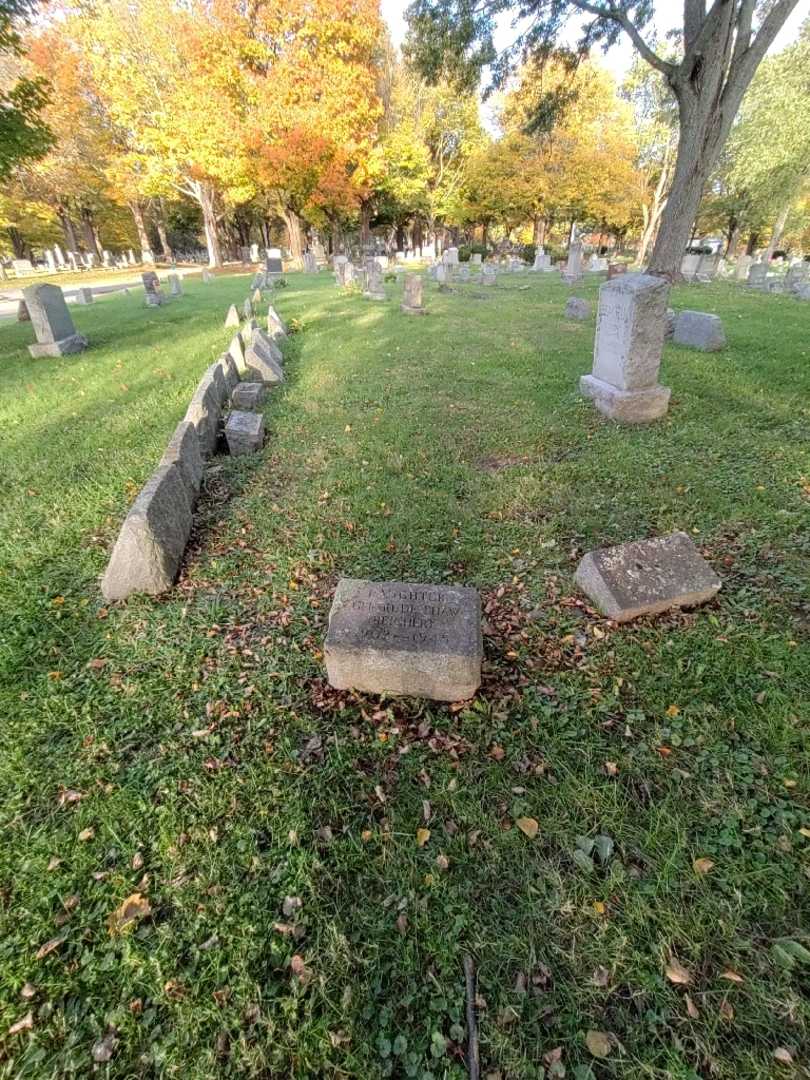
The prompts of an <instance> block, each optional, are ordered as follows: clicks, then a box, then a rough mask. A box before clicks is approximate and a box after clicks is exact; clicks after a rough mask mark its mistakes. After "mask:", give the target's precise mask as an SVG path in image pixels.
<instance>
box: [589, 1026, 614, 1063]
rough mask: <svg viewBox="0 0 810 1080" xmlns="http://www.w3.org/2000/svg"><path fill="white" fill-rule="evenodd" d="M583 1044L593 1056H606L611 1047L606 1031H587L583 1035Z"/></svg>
mask: <svg viewBox="0 0 810 1080" xmlns="http://www.w3.org/2000/svg"><path fill="white" fill-rule="evenodd" d="M585 1045H586V1046H587V1047H588V1049H589V1050H590V1052H591V1053H592V1054H593V1056H594V1057H598V1058H605V1057H608V1055H609V1054H610V1049H611V1042H610V1035H608V1033H607V1032H606V1031H589V1032H588V1033H587V1034H586V1036H585Z"/></svg>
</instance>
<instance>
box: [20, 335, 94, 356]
mask: <svg viewBox="0 0 810 1080" xmlns="http://www.w3.org/2000/svg"><path fill="white" fill-rule="evenodd" d="M86 348H87V338H86V337H82V335H81V334H71V335H70V337H67V338H62V340H61V341H42V342H38V343H37V344H36V345H29V346H28V351H29V352H30V353H31V355H32V356H67V355H68V353H77V352H81V351H82V350H83V349H86Z"/></svg>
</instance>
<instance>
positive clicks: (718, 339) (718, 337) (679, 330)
mask: <svg viewBox="0 0 810 1080" xmlns="http://www.w3.org/2000/svg"><path fill="white" fill-rule="evenodd" d="M673 337H674V338H675V342H676V343H677V344H678V345H690V346H691V347H692V348H693V349H700V351H701V352H717V351H718V350H719V349H723V348H725V345H726V332H725V330H724V329H723V323H722V320H721V319H720V316H719V315H708V314H707V313H706V312H704V311H681V312H679V314H678V316H677V318H676V319H675V331H674V334H673Z"/></svg>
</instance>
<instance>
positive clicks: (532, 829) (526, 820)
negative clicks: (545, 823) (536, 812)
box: [515, 817, 540, 840]
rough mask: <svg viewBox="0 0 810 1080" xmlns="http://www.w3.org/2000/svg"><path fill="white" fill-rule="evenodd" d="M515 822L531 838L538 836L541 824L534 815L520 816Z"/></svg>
mask: <svg viewBox="0 0 810 1080" xmlns="http://www.w3.org/2000/svg"><path fill="white" fill-rule="evenodd" d="M515 824H516V825H517V827H518V828H519V829H520V831H521V832H522V833H523V835H524V836H528V838H529V839H530V840H534V838H535V836H537V833H538V830H539V829H540V826H539V825H538V823H537V822H536V821H535V820H534V818H533V817H519V818H518V819H517V820H516V821H515Z"/></svg>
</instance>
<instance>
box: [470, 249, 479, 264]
mask: <svg viewBox="0 0 810 1080" xmlns="http://www.w3.org/2000/svg"><path fill="white" fill-rule="evenodd" d="M470 263H471V264H472V265H473V266H480V265H481V252H480V251H474V252H473V253H472V255H470Z"/></svg>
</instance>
